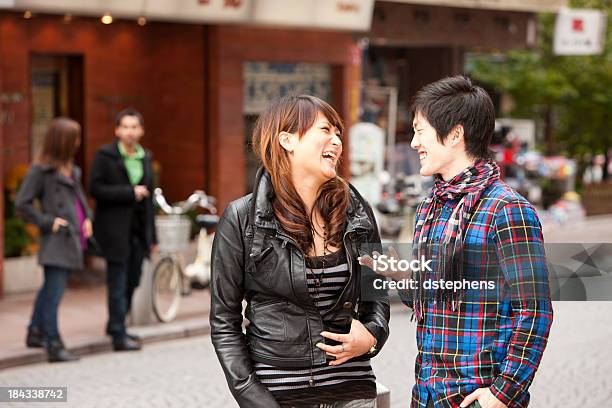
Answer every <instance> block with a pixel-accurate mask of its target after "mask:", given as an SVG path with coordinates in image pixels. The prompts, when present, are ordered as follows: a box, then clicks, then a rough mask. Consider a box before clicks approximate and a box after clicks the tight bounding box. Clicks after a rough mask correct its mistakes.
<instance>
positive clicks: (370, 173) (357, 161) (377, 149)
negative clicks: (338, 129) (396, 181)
mask: <svg viewBox="0 0 612 408" xmlns="http://www.w3.org/2000/svg"><path fill="white" fill-rule="evenodd" d="M384 151H385V131H384V130H383V129H381V128H380V127H378V126H376V125H375V124H373V123H367V122H360V123H356V124H354V125H353V126H352V127H351V129H350V131H349V162H350V164H351V165H350V168H351V183H352V184H353V185H354V186H355V188H357V190H359V192H360V193H361V195H362V196H363V198H365V199H366V200H367V201H368V202H370V203H373V204H375V203H378V202H379V201H380V195H381V193H382V183H381V181H380V177H379V175H380V173H381V172H382V171H383V163H384V159H385V153H384Z"/></svg>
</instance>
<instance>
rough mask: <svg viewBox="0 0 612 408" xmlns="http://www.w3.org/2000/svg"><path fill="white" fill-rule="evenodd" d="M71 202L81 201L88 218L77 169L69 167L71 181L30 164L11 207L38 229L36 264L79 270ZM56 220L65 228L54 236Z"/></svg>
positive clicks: (79, 252)
mask: <svg viewBox="0 0 612 408" xmlns="http://www.w3.org/2000/svg"><path fill="white" fill-rule="evenodd" d="M75 199H78V200H79V201H80V202H81V204H82V205H83V208H84V209H85V216H86V217H87V218H89V219H91V216H92V215H91V209H90V208H89V206H88V205H87V200H86V199H85V194H84V192H83V187H82V186H81V170H80V169H79V168H78V167H76V166H74V167H73V170H72V178H68V177H66V176H64V175H63V174H61V173H60V172H59V171H57V170H55V169H53V168H52V167H50V166H47V165H40V164H34V165H32V167H30V170H29V172H28V174H27V176H26V177H25V179H24V181H23V183H22V184H21V187H20V188H19V192H18V193H17V198H16V199H15V206H16V208H17V211H18V212H19V213H20V214H21V215H22V216H23V217H24V218H25V219H26V220H27V221H29V222H31V223H33V224H36V225H37V226H38V228H39V230H40V249H39V251H38V263H39V264H41V265H43V266H45V265H49V266H60V267H64V268H68V269H81V268H83V249H82V247H81V237H80V228H79V225H78V221H77V213H76V205H75ZM36 201H38V202H39V204H38V205H36V203H35V202H36ZM56 217H60V218H63V219H65V220H66V221H68V227H66V228H64V227H62V228H60V229H59V230H58V231H57V232H55V233H54V232H53V231H52V227H53V220H54V219H55V218H56Z"/></svg>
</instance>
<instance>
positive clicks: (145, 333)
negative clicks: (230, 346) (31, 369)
mask: <svg viewBox="0 0 612 408" xmlns="http://www.w3.org/2000/svg"><path fill="white" fill-rule="evenodd" d="M35 296H36V292H29V293H23V294H15V295H8V296H5V297H4V298H1V299H0V327H2V335H1V336H0V370H1V369H4V368H7V367H12V366H19V365H24V364H32V363H36V362H41V361H46V354H45V352H44V351H43V350H42V349H32V348H26V346H25V336H26V327H27V325H28V323H29V319H30V315H31V313H32V305H33V303H34V297H35ZM209 307H210V293H209V291H207V290H193V291H192V292H191V295H189V296H184V297H182V298H181V305H180V308H179V314H178V316H177V318H176V319H175V321H173V322H171V323H154V324H151V325H147V326H132V327H130V332H132V333H134V334H137V335H139V336H141V337H142V338H143V342H144V343H145V344H146V343H151V342H154V341H161V340H167V339H173V338H179V337H188V336H194V335H201V334H207V333H209V331H210V330H209V324H208V311H209ZM107 316H108V314H107V310H106V287H105V286H103V285H102V286H95V287H91V288H78V289H73V288H67V289H66V292H65V294H64V298H63V299H62V303H61V305H60V309H59V326H60V333H61V335H62V338H63V340H64V342H65V343H66V347H67V348H68V349H70V350H71V351H73V352H75V353H76V354H78V355H81V356H83V355H86V354H91V353H97V352H103V351H110V350H111V342H110V337H108V336H106V335H105V334H104V327H105V324H106V319H107Z"/></svg>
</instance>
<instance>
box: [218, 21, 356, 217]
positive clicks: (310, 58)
mask: <svg viewBox="0 0 612 408" xmlns="http://www.w3.org/2000/svg"><path fill="white" fill-rule="evenodd" d="M206 38H207V40H208V43H207V46H206V48H207V55H208V57H207V61H208V64H209V65H208V67H207V68H208V72H207V81H206V84H207V89H208V103H207V106H208V110H207V112H208V115H207V118H208V123H207V129H208V132H207V133H208V134H209V135H210V137H209V140H208V155H207V158H208V159H207V163H206V169H207V175H208V185H209V188H210V191H211V193H212V194H214V195H216V196H217V197H218V198H219V204H220V205H219V207H220V208H223V207H224V206H225V205H226V204H227V203H228V202H229V201H231V200H234V199H236V198H238V197H240V196H242V195H244V194H245V191H244V190H245V187H244V186H245V173H244V168H245V148H244V137H245V135H244V120H243V113H242V106H243V88H242V70H243V63H244V62H245V61H270V62H286V63H293V62H306V63H308V62H310V63H326V64H330V65H332V92H333V98H332V99H333V100H332V101H331V102H332V104H333V105H334V107H335V108H336V109H337V110H338V112H339V113H340V114H341V115H342V117H343V118H344V119H345V121H346V122H347V127H348V126H350V121H351V117H352V116H354V115H352V113H353V112H354V111H355V110H356V109H357V107H356V105H358V102H359V101H358V100H357V99H355V97H354V96H355V94H354V93H351V91H350V90H351V89H356V90H357V92H358V89H359V88H358V85H359V84H358V81H359V69H360V61H359V60H358V53H355V43H354V39H353V36H352V35H351V34H349V33H343V32H333V31H312V30H287V29H270V28H247V27H235V26H214V27H210V28H209V29H208V35H207V36H206ZM344 152H345V154H346V153H348V145H347V144H346V143H345V146H344ZM345 158H346V157H345ZM344 162H345V170H346V164H347V160H345V161H344Z"/></svg>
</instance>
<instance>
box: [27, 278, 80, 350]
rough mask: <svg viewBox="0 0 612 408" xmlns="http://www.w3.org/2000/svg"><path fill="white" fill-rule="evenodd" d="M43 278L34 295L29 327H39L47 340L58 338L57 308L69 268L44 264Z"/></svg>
mask: <svg viewBox="0 0 612 408" xmlns="http://www.w3.org/2000/svg"><path fill="white" fill-rule="evenodd" d="M44 270H45V280H44V283H43V285H42V287H41V288H40V290H39V291H38V295H36V301H35V302H34V310H33V312H32V319H31V320H30V326H29V329H30V330H31V329H33V328H35V327H37V328H39V329H40V330H41V331H42V333H43V336H44V338H45V340H46V341H47V342H50V341H55V340H60V335H59V329H58V324H57V309H58V308H59V304H60V301H61V300H62V296H63V295H64V289H65V288H66V282H67V281H68V275H69V274H70V270H69V269H66V268H62V267H58V266H45V267H44Z"/></svg>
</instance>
